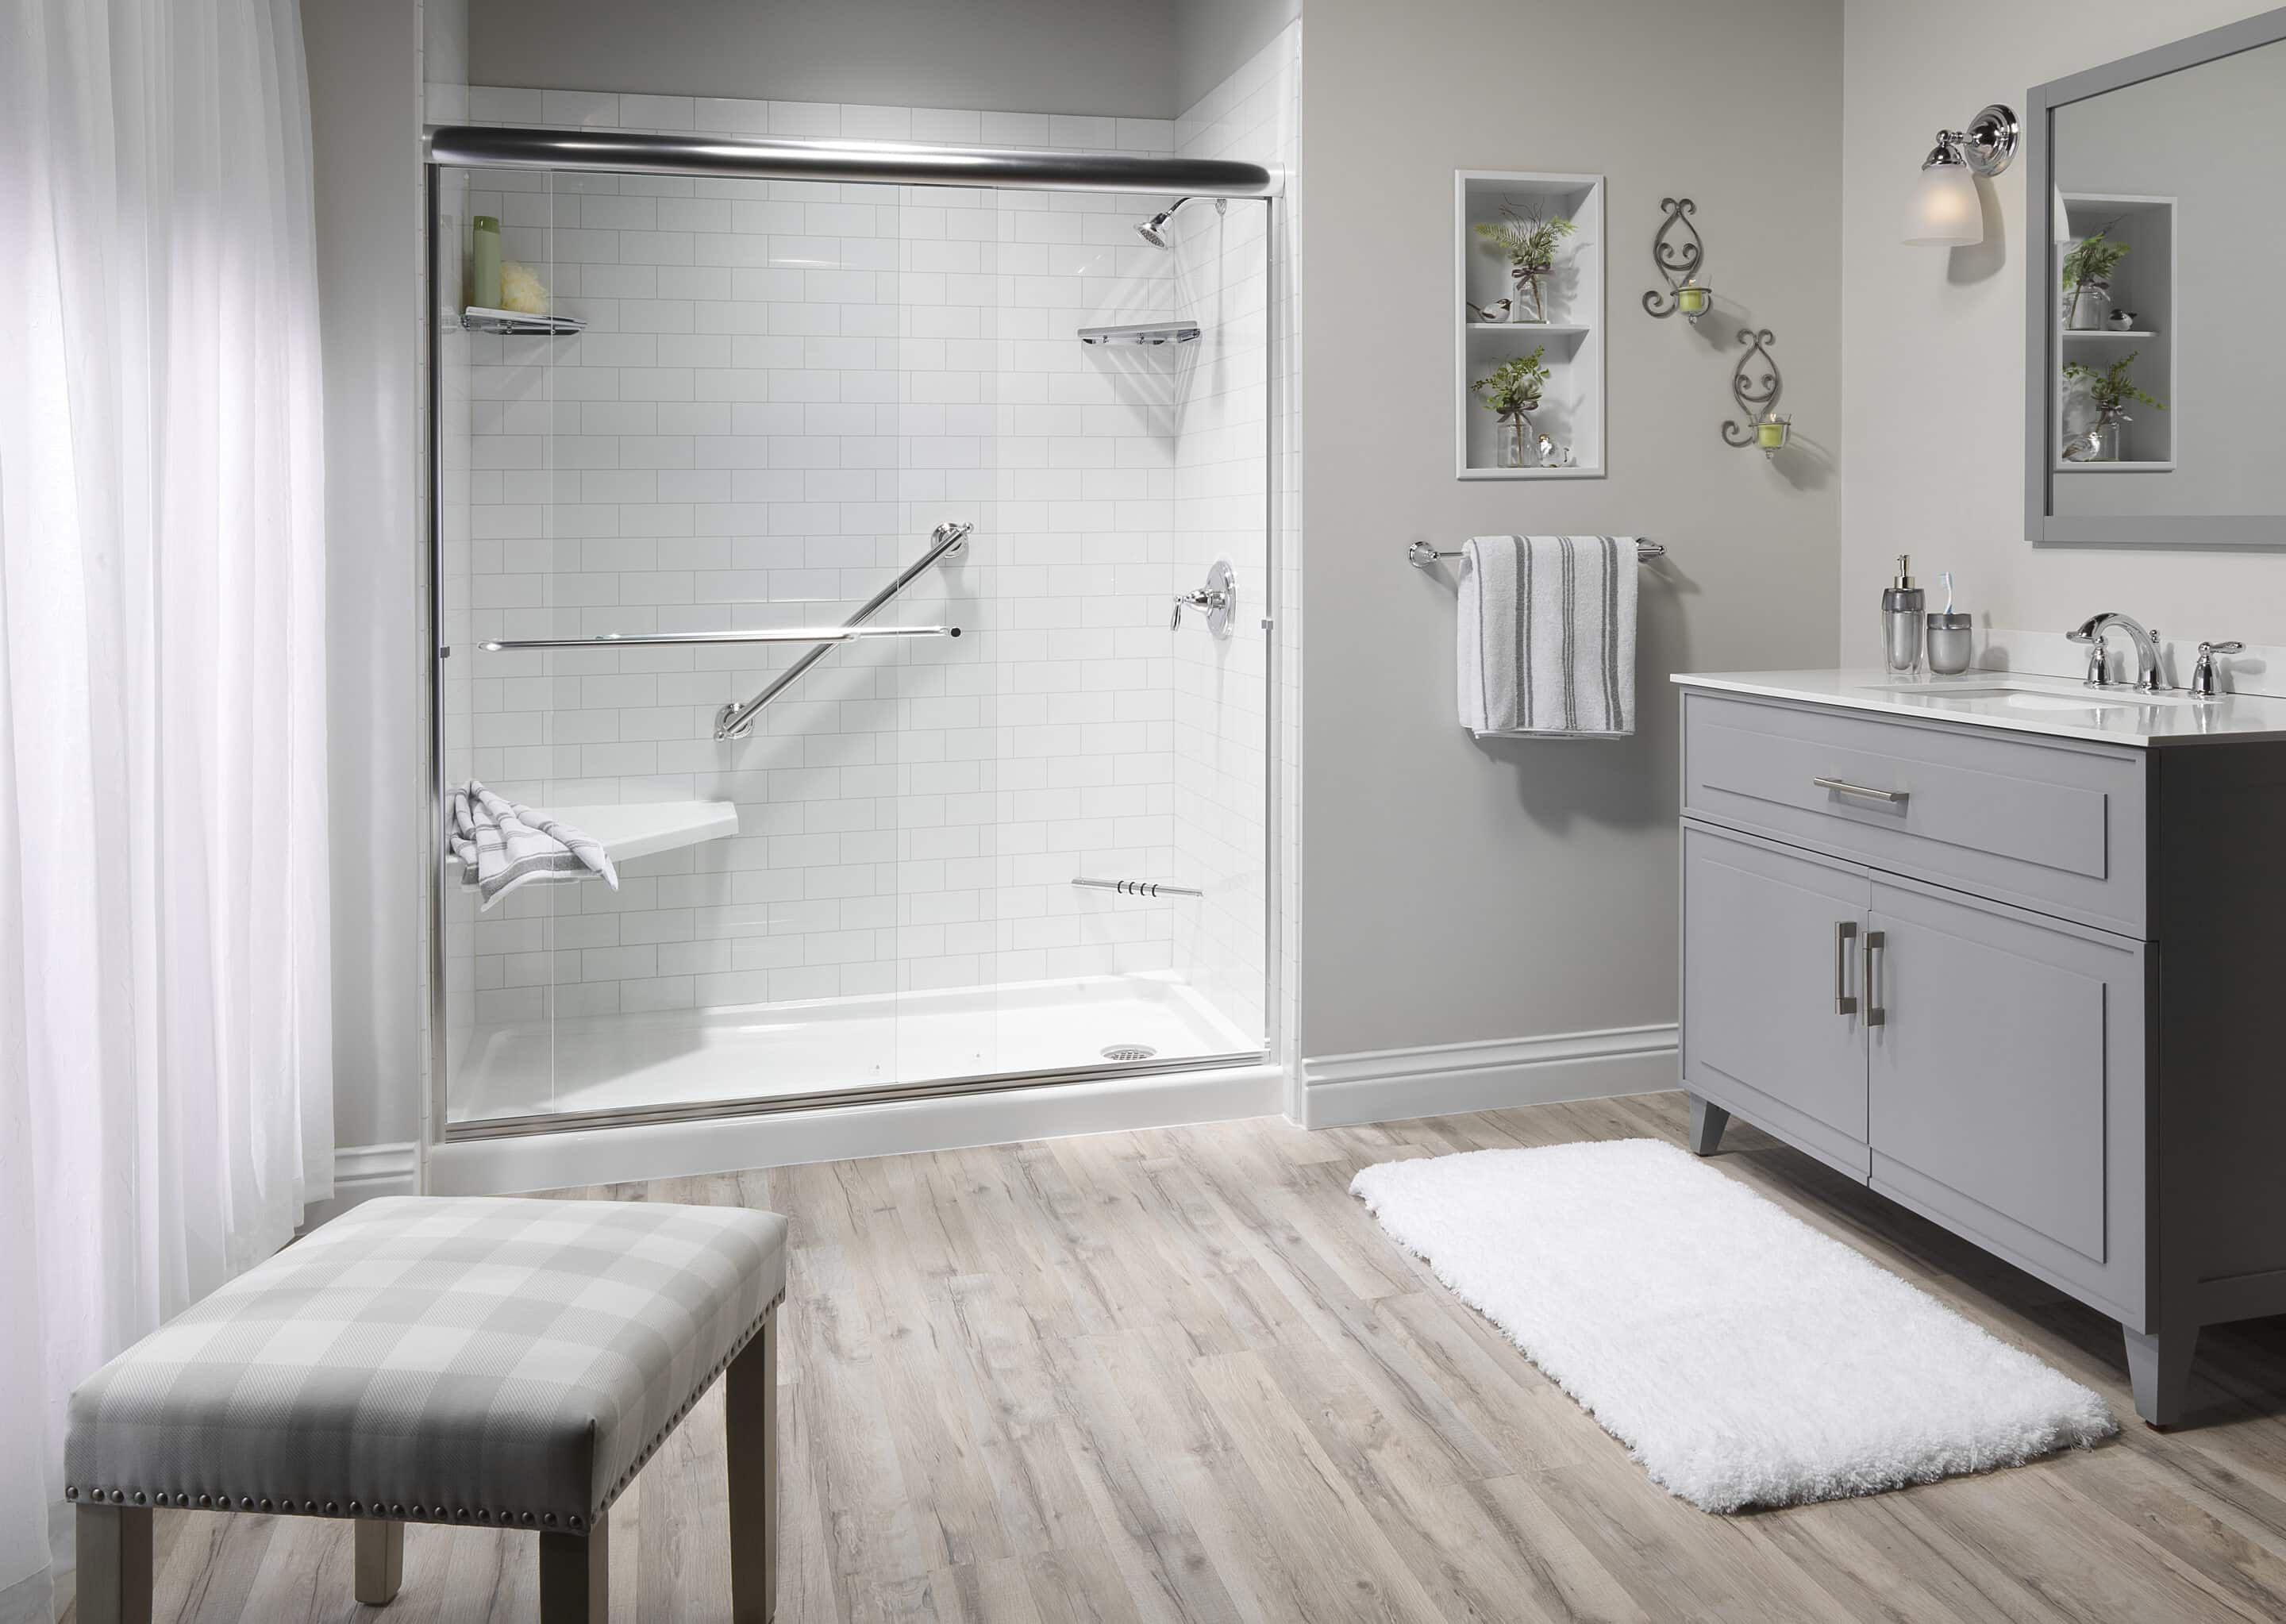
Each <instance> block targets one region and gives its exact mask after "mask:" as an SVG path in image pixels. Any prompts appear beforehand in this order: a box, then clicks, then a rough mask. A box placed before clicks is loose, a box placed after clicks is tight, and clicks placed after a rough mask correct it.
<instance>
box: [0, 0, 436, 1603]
mask: <svg viewBox="0 0 2286 1624" xmlns="http://www.w3.org/2000/svg"><path fill="white" fill-rule="evenodd" d="M406 184H407V185H410V184H412V183H411V177H407V182H406ZM320 430H321V424H320V421H319V358H318V326H317V294H316V275H315V270H314V241H313V227H312V209H311V154H310V117H309V106H308V88H307V83H306V79H305V75H304V72H303V59H302V41H301V32H300V23H299V19H298V17H297V15H296V9H295V4H294V0H0V1462H4V1465H0V1620H4V1621H5V1624H16V1620H18V1619H19V1618H22V1619H35V1618H36V1619H40V1620H47V1619H49V1618H51V1616H52V1612H53V1609H54V1607H55V1606H56V1605H57V1604H59V1602H60V1601H61V1600H62V1599H63V1598H64V1596H66V1595H67V1593H68V1591H69V1589H70V1586H69V1581H68V1571H69V1548H70V1537H71V1528H70V1524H69V1522H68V1520H67V1519H66V1518H64V1517H63V1516H62V1515H61V1511H62V1502H61V1491H62V1485H61V1469H62V1418H63V1404H64V1399H65V1397H66V1395H67V1393H68V1392H69V1391H70V1390H71V1388H72V1386H73V1385H74V1384H75V1383H77V1382H78V1381H79V1380H80V1379H81V1378H82V1377H83V1376H85V1375H86V1374H87V1373H88V1372H89V1371H91V1370H92V1369H93V1368H95V1367H96V1366H97V1365H99V1364H100V1363H101V1362H102V1361H103V1360H106V1359H107V1358H109V1357H110V1356H111V1355H112V1354H113V1353H114V1352H117V1351H118V1350H119V1349H121V1348H122V1347H124V1346H125V1345H127V1344H129V1343H130V1342H132V1341H134V1340H135V1339H136V1338H137V1337H138V1336H142V1335H143V1334H144V1333H145V1332H146V1331H148V1330H149V1329H151V1328H153V1327H154V1326H155V1325H157V1324H158V1323H159V1322H160V1321H162V1320H164V1319H166V1318H167V1317H168V1316H169V1314H171V1313H175V1312H176V1311H177V1310H178V1309H180V1308H181V1307H183V1306H184V1305H185V1304H187V1303H189V1302H191V1301H193V1299H194V1298H196V1297H199V1296H200V1295H201V1293H203V1292H205V1291H207V1290H209V1289H212V1288H213V1287H214V1286H215V1285H216V1284H217V1283H218V1282H219V1281H222V1280H224V1279H225V1278H226V1277H227V1276H228V1275H230V1274H231V1273H233V1271H235V1270H238V1269H240V1268H242V1267H244V1266H245V1265H248V1264H249V1263H251V1262H254V1261H256V1260H257V1259H258V1258H260V1257H264V1256H265V1255H267V1254H268V1253H269V1252H271V1251H272V1250H275V1249H276V1248H277V1247H278V1246H279V1245H280V1244H281V1243H283V1242H285V1241H286V1240H287V1239H288V1236H289V1235H290V1234H292V1232H293V1229H294V1226H295V1225H296V1223H297V1222H298V1221H299V1219H300V1217H301V1212H302V1206H303V1202H305V1201H308V1200H312V1199H316V1198H318V1197H321V1196H323V1195H325V1194H329V1193H330V1183H331V1171H330V1163H331V1155H332V1137H333V1123H332V1084H331V1076H330V1060H329V1052H330V1050H329V1045H330V1036H329V1026H330V1012H329V1008H328V1001H327V974H328V971H327V917H326V916H327V880H326V767H325V761H324V742H325V739H324V711H325V699H326V690H325V665H324V658H323V642H322V636H323V627H324V611H325V603H324V558H323V548H324V534H323V527H322V523H321V520H322V515H323V496H324V490H323V464H322V461H321V453H320Z"/></svg>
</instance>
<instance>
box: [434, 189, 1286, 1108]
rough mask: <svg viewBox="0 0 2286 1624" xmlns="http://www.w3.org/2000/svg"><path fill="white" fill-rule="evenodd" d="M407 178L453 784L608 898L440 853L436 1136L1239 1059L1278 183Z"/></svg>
mask: <svg viewBox="0 0 2286 1624" xmlns="http://www.w3.org/2000/svg"><path fill="white" fill-rule="evenodd" d="M437 196H438V217H437V228H436V229H437V240H438V244H439V248H440V255H439V257H440V260H441V262H442V264H441V265H440V272H439V292H440V295H441V299H440V321H441V323H442V326H441V328H440V333H439V343H438V351H437V356H438V366H437V384H438V398H439V406H440V415H439V435H438V440H437V467H438V481H439V483H438V495H439V514H440V524H439V529H438V534H439V548H438V565H439V586H440V599H441V603H440V611H439V613H440V619H439V630H440V634H441V635H440V637H439V643H440V644H442V645H445V646H446V647H448V648H449V650H450V653H449V655H447V656H446V657H445V658H442V659H441V660H440V662H439V672H440V679H439V693H440V696H441V699H442V706H443V724H444V725H443V752H442V753H443V758H444V760H443V777H444V779H445V788H446V792H447V800H448V801H449V800H451V799H452V797H453V792H456V791H464V790H465V789H466V786H467V785H468V784H469V782H470V781H471V780H474V781H477V782H478V783H480V784H483V785H484V786H485V788H486V789H487V790H489V791H490V792H493V793H496V794H497V795H498V796H500V797H501V798H502V799H503V800H505V801H507V802H508V803H511V804H513V805H515V806H519V807H523V808H529V809H530V816H532V818H533V819H535V820H541V819H544V820H547V821H549V822H552V823H553V824H556V825H559V826H561V827H563V828H564V829H566V830H570V831H576V832H581V833H583V834H585V835H587V836H590V837H593V838H594V839H595V840H597V841H598V842H600V843H601V845H602V846H603V848H604V849H605V851H606V852H607V853H608V855H609V860H610V866H611V869H612V871H614V874H615V877H616V881H617V883H616V886H614V885H613V884H612V883H611V881H610V880H609V879H604V878H603V877H602V876H600V875H599V874H595V873H593V872H591V871H586V870H580V871H579V873H580V874H582V875H583V876H584V877H581V878H574V879H563V880H557V881H550V882H547V883H531V884H526V885H524V886H523V887H519V888H516V889H514V890H512V891H509V892H508V893H507V894H505V895H501V896H499V897H497V898H496V899H493V898H488V897H486V896H485V895H484V894H483V893H482V891H480V890H478V889H472V888H470V887H469V883H468V877H467V874H466V871H464V869H463V866H462V865H461V864H460V863H457V862H448V863H446V864H445V873H444V875H443V877H442V879H443V883H444V885H445V896H444V903H445V907H444V917H445V935H444V940H445V975H446V980H445V999H444V1005H443V1012H442V1020H443V1029H444V1032H445V1039H446V1042H445V1064H446V1101H447V1109H448V1117H449V1120H450V1122H451V1123H453V1125H454V1128H455V1130H457V1131H504V1130H510V1129H518V1130H520V1129H524V1128H533V1127H542V1126H548V1125H558V1124H563V1123H571V1122H580V1123H585V1122H590V1121H596V1120H612V1119H622V1118H637V1119H639V1118H641V1117H643V1116H658V1115H661V1114H689V1113H694V1112H706V1111H713V1110H721V1109H753V1108H784V1107H786V1106H789V1105H794V1104H800V1103H802V1102H805V1101H817V1100H839V1099H843V1098H849V1097H867V1096H879V1094H881V1093H883V1092H895V1091H907V1090H910V1091H927V1090H932V1089H936V1088H941V1087H972V1086H989V1085H996V1084H999V1083H1001V1082H1004V1081H1005V1080H1008V1079H1012V1078H1015V1079H1023V1080H1032V1081H1037V1080H1042V1079H1045V1078H1055V1077H1064V1076H1087V1075H1094V1074H1096V1073H1098V1072H1100V1071H1101V1070H1103V1069H1104V1068H1114V1067H1123V1066H1124V1067H1135V1066H1139V1065H1141V1066H1146V1067H1170V1066H1171V1067H1178V1068H1179V1067H1183V1066H1186V1065H1193V1064H1201V1063H1226V1062H1227V1061H1229V1060H1232V1059H1234V1058H1249V1059H1258V1058H1259V1056H1260V1052H1261V1045H1262V1042H1263V1031H1262V1028H1261V966H1262V965H1263V963H1264V958H1263V940H1262V938H1263V931H1262V910H1261V905H1260V898H1261V895H1262V891H1263V875H1262V870H1263V867H1264V860H1265V854H1264V843H1263V841H1262V840H1261V839H1260V834H1261V831H1262V829H1263V827H1264V820H1263V813H1264V805H1263V795H1262V785H1263V783H1264V782H1265V780H1264V777H1263V776H1262V775H1261V761H1262V756H1263V747H1264V744H1265V737H1264V734H1263V731H1262V728H1263V722H1264V718H1265V706H1264V702H1263V701H1264V682H1265V675H1266V671H1265V663H1264V661H1263V659H1262V658H1261V655H1262V650H1263V637H1262V632H1261V629H1260V623H1261V617H1262V613H1263V610H1262V607H1261V603H1260V599H1259V598H1258V597H1256V596H1252V594H1256V593H1258V592H1259V590H1260V583H1262V582H1263V581H1265V580H1266V579H1267V568H1266V565H1267V562H1268V561H1267V553H1266V540H1265V531H1264V526H1263V524H1262V518H1263V513H1264V507H1263V504H1262V502H1261V500H1260V494H1259V493H1260V488H1261V487H1260V485H1259V482H1260V480H1261V479H1262V478H1263V477H1264V469H1265V448H1264V445H1263V442H1262V439H1261V436H1262V432H1263V422H1264V418H1265V414H1264V412H1263V410H1262V408H1263V406H1264V405H1265V395H1264V391H1263V390H1262V389H1261V387H1260V386H1259V382H1258V380H1259V379H1260V378H1262V377H1264V376H1266V367H1265V365H1264V358H1263V355H1262V353H1261V345H1260V343H1259V340H1260V335H1261V332H1262V325H1261V319H1260V314H1259V308H1258V296H1259V291H1260V286H1261V284H1260V282H1259V280H1255V281H1254V284H1253V288H1252V293H1253V295H1254V296H1256V298H1257V308H1256V309H1255V311H1253V312H1251V313H1250V317H1249V314H1247V313H1242V312H1236V311H1234V310H1233V309H1231V308H1230V307H1229V306H1228V305H1227V304H1226V298H1225V296H1226V292H1228V293H1229V294H1231V295H1232V296H1234V297H1235V298H1238V299H1243V298H1245V297H1246V296H1248V288H1247V287H1246V284H1247V282H1248V280H1249V279H1248V277H1247V276H1246V274H1245V273H1244V265H1245V264H1246V261H1247V256H1248V253H1249V236H1248V233H1245V232H1244V231H1242V230H1241V229H1239V227H1241V226H1242V225H1247V224H1251V225H1256V226H1257V227H1258V225H1259V220H1260V217H1261V214H1262V211H1263V210H1265V208H1266V205H1264V204H1262V203H1259V202H1248V203H1234V204H1232V205H1230V207H1229V209H1227V210H1226V211H1222V212H1213V211H1211V210H1210V209H1193V210H1191V211H1189V212H1188V213H1186V215H1184V216H1180V217H1178V225H1179V228H1180V230H1178V232H1176V233H1170V234H1171V235H1173V236H1174V239H1175V240H1174V242H1173V244H1172V246H1171V247H1169V248H1157V247H1155V246H1152V245H1150V244H1148V243H1147V242H1146V241H1144V240H1142V239H1141V238H1140V237H1139V235H1138V234H1137V233H1136V232H1135V230H1134V226H1135V225H1136V223H1137V222H1138V221H1139V220H1141V219H1143V218H1145V217H1147V216H1148V215H1150V214H1151V213H1153V212H1155V210H1156V209H1159V208H1161V207H1163V206H1164V205H1165V203H1166V201H1168V200H1165V199H1151V198H1140V197H1123V196H1117V195H1103V194H1089V193H1051V192H1020V191H1013V190H993V189H988V188H974V189H971V188H952V187H921V186H899V185H858V184H848V183H830V182H813V181H789V180H760V179H749V178H743V177H699V176H684V175H661V174H627V175H606V174H586V173H570V172H557V171H551V170H547V169H501V170H486V169H451V168H447V169H441V170H440V171H438V184H437ZM1234 215H1235V216H1238V217H1239V219H1238V220H1236V221H1234V220H1233V219H1232V216H1234ZM478 217H482V219H484V220H485V221H496V222H497V223H498V230H499V241H500V248H499V252H500V254H501V258H502V260H503V261H504V262H505V263H506V264H507V266H508V270H507V271H506V272H505V273H504V274H503V276H502V279H501V289H500V291H499V293H498V295H497V297H498V298H499V299H500V301H501V303H500V304H485V303H484V302H483V301H482V300H479V299H478V298H477V294H478V293H479V292H481V293H482V294H483V295H484V296H485V299H490V298H492V297H493V296H494V294H493V288H492V286H491V282H490V280H489V278H490V271H489V265H488V264H482V263H480V262H479V261H477V259H476V258H475V257H474V256H471V255H470V253H469V248H470V247H471V243H472V233H473V232H474V231H475V230H476V229H477V227H476V222H477V219H478ZM1182 231H1191V232H1192V233H1193V234H1191V235H1189V236H1184V235H1182V234H1181V232H1182ZM1262 240H1263V237H1262V233H1261V232H1260V231H1259V230H1258V229H1257V230H1255V231H1254V232H1253V233H1252V234H1251V251H1252V253H1253V255H1254V257H1255V259H1256V260H1257V261H1258V260H1259V258H1260V249H1261V245H1262ZM487 246H488V245H487ZM1234 267H1237V273H1236V274H1235V275H1234V274H1233V269H1234ZM475 274H482V275H483V276H485V279H486V280H485V282H484V284H483V286H482V287H481V288H477V287H475V286H472V285H471V280H470V279H471V277H472V275H475ZM1226 282H1230V283H1234V284H1235V286H1234V287H1233V288H1229V289H1226V287H1225V284H1226ZM472 306H473V307H474V308H473V309H472V308H471V307H472ZM1202 316H1203V317H1205V318H1207V319H1208V320H1210V321H1212V322H1213V323H1214V324H1215V326H1214V331H1213V335H1212V338H1211V340H1210V339H1209V338H1208V336H1207V335H1206V330H1205V329H1206V327H1207V322H1206V321H1202V320H1201V319H1200V318H1201V317H1202ZM1178 317H1180V318H1183V319H1184V320H1183V321H1179V322H1178V321H1177V320H1175V318H1178ZM1149 322H1158V323H1159V324H1160V326H1161V327H1163V328H1165V329H1167V330H1169V331H1172V330H1173V329H1175V328H1176V327H1180V326H1182V325H1185V324H1186V323H1187V324H1188V325H1191V326H1194V327H1199V328H1200V329H1201V333H1200V335H1199V336H1198V337H1196V338H1194V339H1191V340H1188V341H1186V342H1184V343H1147V344H1137V343H1122V344H1085V343H1082V342H1081V340H1080V336H1079V335H1080V329H1081V328H1083V327H1091V326H1102V325H1122V324H1123V325H1136V324H1145V323H1149ZM1249 335H1250V336H1251V341H1252V349H1251V351H1249V347H1248V346H1249ZM1250 380H1251V381H1250ZM1249 412H1251V413H1252V414H1253V415H1252V418H1251V421H1250V422H1249ZM1249 479H1251V480H1253V481H1254V482H1256V483H1255V485H1254V490H1253V492H1252V493H1251V495H1249V491H1248V489H1247V484H1248V481H1249ZM1208 552H1211V553H1213V554H1215V555H1216V556H1225V555H1227V554H1229V553H1232V552H1237V553H1239V554H1241V555H1242V557H1240V558H1234V559H1231V561H1230V564H1231V570H1232V572H1233V573H1234V576H1235V578H1236V580H1237V587H1236V595H1235V597H1234V599H1230V600H1226V603H1227V607H1228V608H1229V610H1230V611H1231V612H1227V613H1224V614H1222V615H1221V616H1220V621H1221V623H1222V624H1221V626H1220V627H1210V625H1209V620H1210V615H1211V611H1210V606H1204V605H1202V607H1200V608H1198V609H1195V610H1193V611H1186V612H1185V613H1184V614H1183V616H1182V620H1181V623H1180V624H1178V625H1172V626H1171V624H1170V622H1171V618H1172V617H1173V616H1174V614H1175V610H1174V602H1175V599H1176V597H1177V595H1178V594H1181V593H1185V592H1188V591H1190V590H1191V589H1192V588H1194V587H1201V586H1202V583H1203V582H1204V580H1205V579H1206V577H1207V574H1208V572H1209V568H1208V567H1209V565H1210V564H1211V563H1213V562H1214V560H1213V559H1212V558H1210V557H1207V556H1203V555H1204V554H1205V553H1208ZM1194 554H1198V555H1201V556H1196V557H1194V556H1192V555H1194ZM853 620H855V621H857V622H858V624H857V625H856V626H855V627H849V626H848V623H850V622H852V621H853ZM1240 626H1243V627H1246V628H1247V630H1246V632H1245V633H1244V635H1238V634H1236V632H1235V631H1234V629H1233V628H1235V627H1240ZM845 627H847V629H846V630H845ZM1218 630H1219V631H1224V632H1230V633H1231V635H1218ZM813 633H815V634H818V635H816V636H812V635H809V634H813ZM790 635H791V636H790ZM829 635H830V636H832V637H833V638H834V639H835V640H834V641H830V642H829V641H826V640H825V638H826V637H827V636H829ZM758 700H759V701H761V703H760V704H759V706H757V704H756V701H758ZM474 804H475V805H476V807H477V810H476V812H475V816H476V818H477V821H478V822H483V821H485V814H484V812H483V810H482V806H483V804H484V803H483V802H482V801H481V800H478V801H477V802H476V803H474ZM445 815H447V816H449V815H450V808H449V807H448V808H446V814H445ZM1081 881H1086V882H1091V883H1088V884H1080V883H1076V882H1081ZM1155 887H1156V889H1155Z"/></svg>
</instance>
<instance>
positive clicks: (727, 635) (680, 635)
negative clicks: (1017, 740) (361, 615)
mask: <svg viewBox="0 0 2286 1624" xmlns="http://www.w3.org/2000/svg"><path fill="white" fill-rule="evenodd" d="M959 635H960V628H959V627H957V626H785V627H772V628H771V629H769V630H768V631H760V632H604V633H603V634H602V635H598V636H595V637H520V638H517V637H496V638H493V640H492V641H491V642H489V643H478V644H477V647H478V648H480V649H482V650H485V651H486V652H487V653H491V654H500V653H504V652H511V651H513V650H517V649H611V648H620V649H645V648H659V647H667V646H672V645H674V644H677V643H854V642H855V641H856V640H857V639H858V638H860V637H958V636H959Z"/></svg>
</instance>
